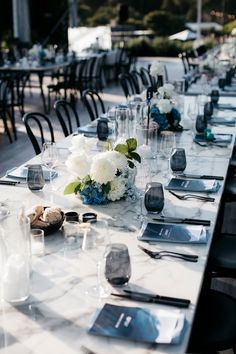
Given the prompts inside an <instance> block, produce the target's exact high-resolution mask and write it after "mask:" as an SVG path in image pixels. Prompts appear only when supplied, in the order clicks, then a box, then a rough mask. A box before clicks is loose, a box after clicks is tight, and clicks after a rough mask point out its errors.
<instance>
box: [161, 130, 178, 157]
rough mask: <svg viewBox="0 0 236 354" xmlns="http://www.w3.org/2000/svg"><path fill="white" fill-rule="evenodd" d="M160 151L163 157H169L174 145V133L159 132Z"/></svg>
mask: <svg viewBox="0 0 236 354" xmlns="http://www.w3.org/2000/svg"><path fill="white" fill-rule="evenodd" d="M160 137H161V142H160V153H161V156H162V157H163V158H167V159H169V158H170V154H171V151H172V149H173V148H174V147H175V144H176V143H175V134H174V133H173V132H171V131H163V132H161V136H160Z"/></svg>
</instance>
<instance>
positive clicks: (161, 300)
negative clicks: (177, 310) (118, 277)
mask: <svg viewBox="0 0 236 354" xmlns="http://www.w3.org/2000/svg"><path fill="white" fill-rule="evenodd" d="M124 292H125V294H117V293H111V295H113V296H117V297H120V298H124V299H128V300H133V301H141V302H149V303H155V304H161V305H168V306H177V307H185V308H186V307H189V305H190V300H188V299H181V298H175V297H169V296H161V295H155V294H154V295H153V294H148V293H143V292H138V291H133V290H126V289H125V290H124Z"/></svg>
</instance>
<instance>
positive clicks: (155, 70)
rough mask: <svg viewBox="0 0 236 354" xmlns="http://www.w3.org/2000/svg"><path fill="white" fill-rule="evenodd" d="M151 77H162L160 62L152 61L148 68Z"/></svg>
mask: <svg viewBox="0 0 236 354" xmlns="http://www.w3.org/2000/svg"><path fill="white" fill-rule="evenodd" d="M150 74H151V75H152V76H158V75H164V66H163V64H162V63H161V62H160V61H154V62H153V63H152V65H151V67H150Z"/></svg>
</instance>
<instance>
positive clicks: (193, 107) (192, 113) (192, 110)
mask: <svg viewBox="0 0 236 354" xmlns="http://www.w3.org/2000/svg"><path fill="white" fill-rule="evenodd" d="M197 113H198V105H197V99H196V97H195V98H194V101H193V102H190V103H189V105H188V108H187V116H188V117H189V118H190V119H191V122H192V130H193V129H194V122H195V120H196V117H197Z"/></svg>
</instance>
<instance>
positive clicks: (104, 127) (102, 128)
mask: <svg viewBox="0 0 236 354" xmlns="http://www.w3.org/2000/svg"><path fill="white" fill-rule="evenodd" d="M97 137H98V140H101V141H106V140H107V138H108V121H107V120H106V119H99V120H98V122H97Z"/></svg>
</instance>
